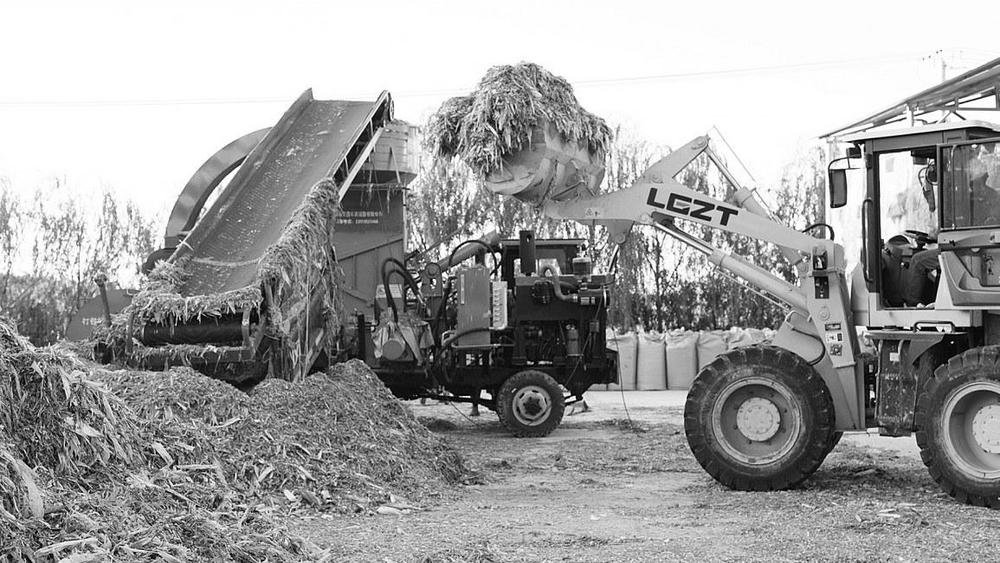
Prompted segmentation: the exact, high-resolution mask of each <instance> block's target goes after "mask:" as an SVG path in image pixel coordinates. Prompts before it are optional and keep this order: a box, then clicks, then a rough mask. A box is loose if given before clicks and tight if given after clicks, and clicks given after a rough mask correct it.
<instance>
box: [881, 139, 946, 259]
mask: <svg viewBox="0 0 1000 563" xmlns="http://www.w3.org/2000/svg"><path fill="white" fill-rule="evenodd" d="M933 167H934V161H933V159H929V158H926V157H919V156H916V155H914V154H913V153H912V152H911V151H909V150H907V151H901V152H890V153H881V154H879V155H878V186H879V199H880V200H881V201H882V205H881V214H880V215H881V216H880V220H881V226H882V229H881V230H882V236H883V238H886V239H887V238H889V237H891V236H892V235H894V234H899V233H902V232H904V231H906V230H914V231H920V232H924V233H927V234H929V235H931V236H934V235H936V234H937V230H938V229H937V213H936V211H937V200H936V193H935V190H934V189H932V186H931V184H930V182H929V180H928V174H929V173H931V174H932V170H933Z"/></svg>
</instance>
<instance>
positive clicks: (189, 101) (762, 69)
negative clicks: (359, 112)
mask: <svg viewBox="0 0 1000 563" xmlns="http://www.w3.org/2000/svg"><path fill="white" fill-rule="evenodd" d="M927 56H928V55H927V53H926V52H920V53H909V54H898V55H889V56H884V57H868V58H854V59H840V60H827V61H814V62H805V63H791V64H782V65H762V66H751V67H741V68H726V69H715V70H704V71H688V72H675V73H664V74H649V75H639V76H623V77H615V78H595V79H585V80H577V81H574V82H572V84H573V85H574V86H576V87H584V88H585V87H588V86H608V85H615V84H629V83H641V82H658V81H672V80H682V79H698V78H712V77H724V76H732V75H747V74H769V73H777V72H789V71H799V70H810V69H818V68H827V67H836V66H852V65H870V64H879V63H889V62H899V61H904V60H919V59H918V58H920V57H927ZM468 91H469V90H468V89H438V90H410V91H406V90H403V91H397V92H395V93H394V96H396V97H398V98H402V97H426V96H455V95H460V94H464V93H467V92H468ZM371 94H372V92H368V93H367V95H371ZM346 97H348V98H351V97H364V96H346ZM288 100H289V98H286V97H257V98H172V99H171V98H168V99H119V100H23V99H22V100H3V99H0V108H5V107H7V108H17V107H24V108H28V107H41V108H44V107H52V108H60V107H84V108H85V107H95V108H96V107H151V106H154V107H155V106H208V105H249V104H276V103H287V102H288Z"/></svg>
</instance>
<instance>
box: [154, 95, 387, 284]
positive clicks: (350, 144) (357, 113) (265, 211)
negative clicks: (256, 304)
mask: <svg viewBox="0 0 1000 563" xmlns="http://www.w3.org/2000/svg"><path fill="white" fill-rule="evenodd" d="M388 119H391V102H390V100H389V96H388V93H383V94H382V95H381V96H380V97H379V98H378V100H376V101H375V102H348V101H319V100H314V99H313V97H312V91H311V90H307V91H306V92H305V93H304V94H302V96H301V97H300V98H299V99H298V100H297V101H296V102H295V103H294V104H292V106H291V107H290V108H289V109H288V111H287V112H285V114H284V115H283V116H282V117H281V120H280V121H278V123H277V125H275V126H274V127H273V128H272V129H271V131H270V132H268V134H267V135H266V136H265V137H264V139H263V140H262V141H261V142H260V144H259V145H258V146H257V147H256V148H255V149H254V150H253V152H251V153H250V155H249V156H248V157H247V159H246V161H245V162H244V163H243V164H242V166H240V168H239V169H238V170H237V172H236V174H235V175H234V176H233V179H232V181H231V182H230V183H229V185H228V186H227V187H226V188H225V190H224V191H223V192H222V193H221V194H220V195H219V198H218V199H217V200H216V202H215V203H214V204H213V205H212V207H211V209H209V210H208V211H207V212H206V213H205V216H204V217H203V218H202V219H201V220H200V221H199V222H198V223H197V224H196V225H195V227H194V228H193V229H192V230H191V232H190V234H189V235H188V236H187V237H186V238H185V240H184V241H183V242H182V243H181V244H180V246H179V248H178V249H177V252H176V253H175V254H174V256H173V257H172V260H175V261H176V260H177V259H179V258H181V257H184V256H188V257H190V263H189V265H188V268H187V269H188V272H189V274H190V276H189V277H188V279H187V281H186V282H185V284H184V286H183V287H182V288H181V294H182V295H185V296H191V295H206V294H214V293H223V292H226V291H230V290H235V289H241V288H244V287H247V286H250V285H252V284H254V283H257V264H258V262H259V261H260V258H261V257H262V256H263V255H264V253H265V251H266V250H267V248H268V247H269V246H271V245H272V244H274V243H275V242H276V241H277V240H278V238H279V237H280V236H281V233H282V231H283V229H284V228H285V226H286V225H287V224H288V221H289V219H290V218H291V216H292V214H293V212H294V211H295V209H296V208H298V207H299V205H300V204H301V203H302V202H303V200H304V199H305V197H306V195H307V194H308V193H309V190H310V189H311V188H312V187H313V186H314V185H315V184H316V183H317V182H318V181H320V180H322V179H323V178H328V177H329V178H333V179H334V181H335V182H336V183H337V185H338V186H339V187H340V194H341V196H343V194H344V192H345V191H346V190H347V188H348V187H349V186H350V183H351V180H352V179H353V178H354V174H356V173H357V171H358V169H359V168H360V166H361V164H362V163H364V161H365V160H366V159H367V158H368V154H369V153H370V151H371V149H372V148H373V147H374V145H375V142H376V141H377V140H378V135H379V133H380V132H381V127H382V125H383V124H384V123H385V122H386V121H387V120H388Z"/></svg>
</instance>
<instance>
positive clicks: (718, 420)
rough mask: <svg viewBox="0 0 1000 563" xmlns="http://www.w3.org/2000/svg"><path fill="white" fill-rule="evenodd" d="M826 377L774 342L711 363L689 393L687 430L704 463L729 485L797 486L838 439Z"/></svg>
mask: <svg viewBox="0 0 1000 563" xmlns="http://www.w3.org/2000/svg"><path fill="white" fill-rule="evenodd" d="M833 427H834V411H833V401H832V399H831V398H830V392H829V390H828V389H827V388H826V384H825V383H824V382H823V379H822V378H821V377H820V376H819V374H818V373H816V370H815V369H813V367H812V366H810V365H809V364H808V363H806V361H805V360H803V359H802V358H800V357H799V356H797V355H795V354H793V353H791V352H789V351H787V350H784V349H782V348H777V347H774V346H748V347H746V348H740V349H737V350H733V351H731V352H729V353H726V354H723V355H721V356H719V358H718V359H716V360H715V361H714V362H712V363H711V364H709V365H707V366H705V368H704V369H702V371H701V373H699V374H698V377H697V378H696V379H695V381H694V384H693V385H692V386H691V391H690V392H689V393H688V397H687V403H686V404H685V406H684V431H685V433H686V434H687V439H688V446H690V448H691V452H692V453H693V454H694V457H695V459H697V460H698V463H700V464H701V466H702V467H703V468H704V469H705V471H707V472H708V474H709V475H711V476H712V477H713V478H715V480H716V481H718V482H720V483H722V484H723V485H725V486H727V487H729V488H731V489H736V490H741V491H773V490H780V489H787V488H790V487H794V486H795V485H798V484H799V483H801V482H802V481H804V480H805V479H806V478H807V477H809V475H811V474H812V473H813V472H814V471H816V469H817V468H819V466H820V464H821V463H823V459H824V458H825V457H826V454H827V453H828V452H829V450H830V449H832V445H833V444H835V441H834V440H835V438H834V435H835V433H834V429H833Z"/></svg>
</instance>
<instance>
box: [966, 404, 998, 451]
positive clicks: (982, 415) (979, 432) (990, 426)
mask: <svg viewBox="0 0 1000 563" xmlns="http://www.w3.org/2000/svg"><path fill="white" fill-rule="evenodd" d="M972 436H973V437H974V438H975V440H976V443H977V444H979V447H981V448H983V450H985V451H987V452H989V453H991V454H1000V405H998V404H993V405H985V406H984V407H982V408H981V409H979V410H978V411H977V412H976V414H975V416H974V417H973V418H972Z"/></svg>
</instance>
